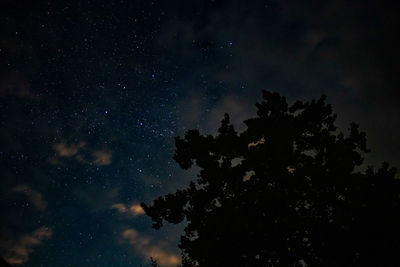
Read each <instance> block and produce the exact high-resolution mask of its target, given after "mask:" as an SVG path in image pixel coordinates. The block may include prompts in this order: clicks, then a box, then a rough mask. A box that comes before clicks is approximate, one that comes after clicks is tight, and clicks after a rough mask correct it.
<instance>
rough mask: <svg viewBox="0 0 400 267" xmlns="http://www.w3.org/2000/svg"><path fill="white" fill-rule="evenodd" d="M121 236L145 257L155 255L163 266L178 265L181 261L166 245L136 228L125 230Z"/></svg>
mask: <svg viewBox="0 0 400 267" xmlns="http://www.w3.org/2000/svg"><path fill="white" fill-rule="evenodd" d="M121 237H122V240H123V241H127V242H128V243H129V244H130V245H131V246H132V247H133V248H134V249H135V250H136V251H137V252H138V253H140V254H141V255H142V256H143V257H144V258H147V259H149V258H150V257H153V258H154V259H156V260H157V261H158V263H159V264H160V265H161V266H166V267H169V266H176V265H177V264H179V263H180V258H179V257H178V256H177V255H175V254H173V253H170V252H168V251H167V250H166V248H165V245H163V244H161V243H156V242H154V241H153V240H152V239H151V238H149V237H146V236H144V235H142V234H140V233H139V232H138V231H136V230H135V229H132V228H129V229H126V230H124V231H123V232H122V234H121Z"/></svg>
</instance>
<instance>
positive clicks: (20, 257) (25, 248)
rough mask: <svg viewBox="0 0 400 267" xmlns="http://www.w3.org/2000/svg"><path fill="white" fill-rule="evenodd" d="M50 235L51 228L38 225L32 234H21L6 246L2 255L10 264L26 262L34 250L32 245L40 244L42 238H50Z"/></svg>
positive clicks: (51, 232)
mask: <svg viewBox="0 0 400 267" xmlns="http://www.w3.org/2000/svg"><path fill="white" fill-rule="evenodd" d="M52 235H53V231H52V230H51V229H49V228H47V227H40V228H38V229H36V230H35V231H34V232H33V233H32V234H26V235H23V236H21V237H20V238H19V239H18V240H17V241H16V242H15V243H14V244H12V245H11V246H10V247H9V248H8V251H6V253H5V255H4V258H5V260H6V261H7V262H8V263H10V264H12V265H19V264H22V263H24V262H27V261H28V260H29V256H30V254H32V253H33V251H34V247H35V246H38V245H40V244H41V243H42V242H43V241H44V240H46V239H50V238H51V237H52Z"/></svg>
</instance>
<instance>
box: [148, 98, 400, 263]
mask: <svg viewBox="0 0 400 267" xmlns="http://www.w3.org/2000/svg"><path fill="white" fill-rule="evenodd" d="M256 106H257V117H256V118H252V119H248V120H246V121H245V124H246V126H247V130H245V131H244V132H242V133H240V134H239V133H237V132H236V131H235V129H234V127H233V126H232V125H231V124H230V123H229V117H228V115H225V118H224V119H223V120H222V123H221V127H220V128H219V131H218V135H217V136H211V135H207V136H204V135H201V134H199V132H198V131H197V130H191V131H188V132H187V133H186V135H185V137H184V138H183V139H182V138H180V137H177V138H176V153H175V155H174V159H175V160H176V162H177V163H178V164H179V165H180V166H181V167H182V168H183V169H188V168H190V167H191V166H193V164H196V165H197V166H198V167H199V168H200V173H199V175H198V178H197V180H196V181H194V182H191V183H190V186H189V187H188V188H186V189H183V190H178V191H177V192H176V193H174V194H168V195H166V196H163V197H159V198H158V199H156V200H154V203H153V204H152V205H150V206H148V205H146V204H143V203H142V206H143V208H144V210H145V212H146V214H147V215H149V216H150V217H151V218H152V220H153V222H154V224H153V227H154V228H156V229H158V228H160V227H161V226H162V225H163V222H164V221H166V222H169V223H174V224H176V223H180V222H182V221H183V220H186V221H187V227H186V228H185V233H184V235H183V236H181V242H180V248H181V249H182V250H183V252H184V253H185V254H186V255H187V256H188V258H189V259H191V260H193V261H196V262H197V263H198V264H199V266H207V267H208V266H305V265H308V266H395V265H397V264H398V263H399V259H398V255H399V253H400V230H399V229H400V228H399V227H400V216H399V215H400V206H399V204H400V201H399V193H400V186H399V180H397V179H395V172H396V171H395V169H393V168H389V166H388V164H386V163H384V164H383V165H382V167H381V168H380V169H379V170H377V171H374V170H373V168H372V167H368V168H367V170H366V171H362V172H361V171H358V169H361V168H358V169H356V167H357V166H360V165H361V164H362V162H363V157H362V155H363V154H364V153H367V152H368V149H367V147H366V136H365V133H364V132H360V131H359V129H358V125H357V124H355V123H352V124H351V126H350V129H349V132H348V133H347V134H343V133H341V132H338V131H337V129H336V127H335V125H334V122H335V119H336V115H334V114H333V113H332V108H331V106H330V105H328V104H326V103H325V96H322V97H321V98H320V99H318V100H312V101H310V102H306V103H304V102H300V101H298V102H296V103H294V104H292V105H288V104H287V102H286V99H285V97H282V96H280V95H279V94H278V93H270V92H265V91H264V92H263V101H262V102H261V103H257V104H256Z"/></svg>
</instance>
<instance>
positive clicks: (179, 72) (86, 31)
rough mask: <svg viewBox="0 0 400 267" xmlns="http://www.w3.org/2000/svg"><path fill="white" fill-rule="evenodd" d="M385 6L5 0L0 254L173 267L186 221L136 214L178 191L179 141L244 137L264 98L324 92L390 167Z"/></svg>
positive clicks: (398, 154)
mask: <svg viewBox="0 0 400 267" xmlns="http://www.w3.org/2000/svg"><path fill="white" fill-rule="evenodd" d="M392 2H393V1H370V0H362V1H361V0H359V1H356V0H355V1H349V0H327V1H289V0H279V1H278V0H267V1H240V0H230V1H223V0H215V1H150V0H149V1H147V0H146V1H128V0H120V1H110V0H108V1H101V0H92V1H79V0H76V1H41V0H38V1H9V0H3V1H1V4H0V179H1V180H0V181H1V185H0V210H1V213H2V215H1V219H0V255H1V256H2V257H3V258H5V259H6V260H7V261H8V262H9V263H11V264H13V265H16V266H139V265H140V264H148V259H149V257H150V256H153V257H155V258H157V259H158V260H159V262H160V264H161V265H162V266H166V267H168V266H176V264H177V263H178V261H179V253H180V252H179V250H178V249H177V244H178V242H179V235H180V233H181V231H182V229H183V226H182V225H176V226H175V225H172V226H166V227H164V228H163V229H161V230H157V231H156V230H153V229H152V228H151V221H150V219H149V218H147V217H146V216H145V215H144V214H143V210H142V209H141V208H140V206H139V203H140V202H147V203H150V202H151V201H152V200H153V199H154V198H156V197H157V196H160V195H163V194H166V193H168V192H174V190H176V189H177V188H182V187H185V186H186V185H187V184H188V183H189V181H190V179H192V178H194V177H195V176H196V170H191V171H185V172H184V171H181V170H180V169H179V166H178V165H177V164H176V163H175V162H174V161H173V159H172V155H173V153H174V137H175V136H178V135H182V134H184V132H185V131H186V130H188V129H199V130H200V131H201V132H202V133H210V134H215V133H216V129H217V128H218V126H219V122H220V120H221V119H222V116H223V114H224V112H228V113H229V114H230V115H231V118H232V122H233V123H234V125H235V126H236V127H237V128H238V129H239V130H243V129H244V124H243V123H242V121H243V120H245V119H247V118H249V117H251V116H254V115H255V111H256V110H255V106H254V104H255V102H257V101H259V100H260V99H261V90H270V91H277V92H279V93H281V94H283V95H285V96H287V98H288V100H289V101H293V100H297V99H300V100H307V99H310V98H317V97H319V96H320V95H321V94H326V95H327V96H328V99H327V101H328V102H330V103H332V104H333V107H334V111H335V112H336V113H337V114H338V121H337V124H338V126H339V127H340V128H341V129H344V130H345V129H347V127H348V125H349V123H350V122H352V121H356V122H358V123H359V124H360V127H361V129H363V130H365V131H366V132H367V139H368V144H369V148H370V149H371V150H372V152H371V153H370V155H368V156H367V157H366V163H367V164H371V165H374V166H379V165H380V163H381V162H382V161H383V160H386V161H388V162H390V163H391V164H392V165H394V166H397V167H400V141H399V139H398V136H400V114H399V113H400V112H399V111H400V105H399V104H398V101H399V97H400V94H399V90H398V86H399V81H398V79H399V77H400V76H399V67H398V62H399V59H400V52H399V47H400V44H399V41H398V40H397V37H398V36H397V35H398V33H399V29H398V26H397V24H398V18H397V10H398V8H399V7H398V4H393V3H392Z"/></svg>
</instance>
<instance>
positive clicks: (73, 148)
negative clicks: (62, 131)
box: [54, 142, 85, 158]
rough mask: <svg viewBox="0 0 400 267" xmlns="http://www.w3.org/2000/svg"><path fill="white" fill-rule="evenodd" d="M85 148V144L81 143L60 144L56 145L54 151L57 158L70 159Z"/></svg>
mask: <svg viewBox="0 0 400 267" xmlns="http://www.w3.org/2000/svg"><path fill="white" fill-rule="evenodd" d="M84 146H85V142H79V143H77V144H66V143H58V144H55V145H54V150H55V152H56V154H57V156H59V157H63V158H70V157H73V156H75V155H76V154H77V153H78V152H79V150H81V149H82V148H83V147H84Z"/></svg>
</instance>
